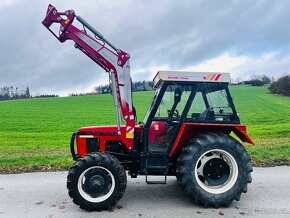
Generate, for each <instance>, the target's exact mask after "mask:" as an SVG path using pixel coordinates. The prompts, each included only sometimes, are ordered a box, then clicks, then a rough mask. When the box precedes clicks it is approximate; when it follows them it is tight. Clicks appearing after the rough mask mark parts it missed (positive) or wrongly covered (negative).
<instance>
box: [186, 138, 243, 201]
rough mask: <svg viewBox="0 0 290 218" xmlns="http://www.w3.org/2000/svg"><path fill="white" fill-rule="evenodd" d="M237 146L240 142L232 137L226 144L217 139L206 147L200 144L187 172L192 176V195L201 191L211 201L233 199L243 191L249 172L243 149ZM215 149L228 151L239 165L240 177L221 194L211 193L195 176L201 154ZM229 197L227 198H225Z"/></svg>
mask: <svg viewBox="0 0 290 218" xmlns="http://www.w3.org/2000/svg"><path fill="white" fill-rule="evenodd" d="M237 146H240V144H239V143H238V142H236V141H235V140H234V139H230V138H229V140H228V141H227V144H224V143H223V142H220V141H219V140H218V141H215V142H210V143H209V144H207V146H206V147H202V146H200V149H198V151H197V152H196V153H195V155H193V156H192V159H191V162H192V164H189V165H188V167H189V169H187V172H189V173H190V175H189V177H191V179H190V181H191V183H192V184H191V185H190V190H188V191H189V192H190V193H191V194H192V195H194V194H195V193H201V194H202V195H203V197H204V198H205V199H208V200H209V201H211V200H215V201H216V199H220V200H219V201H221V202H223V201H225V200H226V201H229V200H230V201H232V200H234V199H235V196H236V193H239V192H241V190H242V189H243V187H244V184H245V181H246V178H247V172H246V169H245V163H243V161H244V160H243V159H242V155H243V154H242V153H241V152H240V150H241V149H238V148H237ZM213 149H219V150H223V151H226V152H228V153H229V154H230V155H231V156H232V157H233V158H234V160H235V161H236V163H237V167H238V171H239V172H238V177H237V179H236V181H235V183H234V185H233V186H232V187H231V188H230V189H229V190H227V191H225V192H224V193H220V194H214V193H210V192H208V191H206V190H204V189H203V188H202V187H201V186H200V185H199V184H198V182H197V180H196V176H195V166H196V164H197V161H198V159H199V158H200V156H201V155H204V154H205V153H206V152H207V151H210V150H213ZM225 198H227V199H225Z"/></svg>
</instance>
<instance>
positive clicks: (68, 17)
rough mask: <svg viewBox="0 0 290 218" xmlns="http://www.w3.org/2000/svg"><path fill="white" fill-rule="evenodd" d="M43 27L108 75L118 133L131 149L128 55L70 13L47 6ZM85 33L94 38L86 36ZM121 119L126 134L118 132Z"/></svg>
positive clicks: (131, 120)
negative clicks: (55, 27) (56, 30)
mask: <svg viewBox="0 0 290 218" xmlns="http://www.w3.org/2000/svg"><path fill="white" fill-rule="evenodd" d="M75 19H76V20H77V21H79V22H80V23H81V24H82V25H83V29H81V30H80V29H78V28H77V27H76V26H74V25H73V24H72V23H73V22H74V20H75ZM55 23H57V24H59V25H60V31H59V33H58V34H56V33H54V32H53V31H52V30H51V28H50V27H51V25H52V24H55ZM42 24H43V25H44V26H45V27H46V28H47V29H48V30H49V31H50V32H51V33H52V34H53V35H54V36H55V37H56V38H57V39H58V40H59V41H60V42H62V43H63V42H65V41H66V40H73V41H74V42H75V48H77V49H79V50H80V51H81V52H82V53H84V54H85V55H87V56H88V57H89V58H91V59H92V60H93V61H94V62H95V63H97V64H98V65H99V66H100V67H102V68H103V69H104V70H105V71H106V72H107V73H108V74H109V81H110V85H111V89H112V95H113V98H114V104H115V108H116V118H117V126H118V134H119V135H121V138H122V139H123V142H124V143H125V145H126V146H127V147H128V148H129V149H131V148H132V147H133V140H134V129H135V110H134V108H133V103H132V92H131V77H130V55H129V54H128V53H126V52H124V51H122V50H120V49H117V48H116V47H115V46H114V45H113V44H111V43H110V42H109V41H108V40H107V39H105V38H104V36H103V35H102V34H100V33H99V32H98V31H97V30H95V29H94V28H93V27H92V26H91V25H90V24H88V23H87V22H86V21H85V20H84V19H83V18H81V17H80V16H77V15H76V14H75V12H74V11H73V10H67V11H65V12H58V11H57V10H56V8H55V7H54V6H52V5H49V6H48V9H47V12H46V17H45V19H44V20H43V21H42ZM87 30H89V31H90V32H91V33H93V35H89V33H88V32H87ZM122 118H123V119H124V120H125V122H126V131H125V132H122V131H120V125H121V123H122ZM121 132H122V133H121Z"/></svg>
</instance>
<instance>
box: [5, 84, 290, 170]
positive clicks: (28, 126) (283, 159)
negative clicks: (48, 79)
mask: <svg viewBox="0 0 290 218" xmlns="http://www.w3.org/2000/svg"><path fill="white" fill-rule="evenodd" d="M230 89H231V93H232V96H233V98H234V103H235V106H236V109H237V111H238V113H239V114H240V118H241V122H242V123H243V124H246V125H247V128H248V131H247V132H248V134H249V135H250V137H251V138H252V139H253V140H254V142H255V143H256V146H251V145H247V144H244V145H245V146H246V149H247V150H248V152H249V154H250V156H251V158H252V162H253V165H256V166H273V165H282V164H286V165H289V164H290V98H289V97H283V96H278V95H273V94H271V93H269V91H268V89H267V87H250V86H231V87H230ZM152 95H153V92H135V93H133V97H134V106H135V108H136V110H137V115H138V120H142V119H143V116H144V114H145V112H146V110H147V107H148V105H149V103H150V101H151V98H152ZM115 123H116V118H115V110H114V107H113V100H112V97H111V96H110V95H95V96H81V97H63V98H50V99H25V100H10V101H0V173H15V172H30V171H40V170H43V171H46V170H64V169H68V168H69V166H71V165H72V164H73V161H72V159H71V156H70V151H69V141H70V137H71V134H72V132H74V131H76V130H77V129H78V128H79V127H83V126H92V125H110V124H113V125H114V124H115Z"/></svg>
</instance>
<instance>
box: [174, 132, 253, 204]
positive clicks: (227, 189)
mask: <svg viewBox="0 0 290 218" xmlns="http://www.w3.org/2000/svg"><path fill="white" fill-rule="evenodd" d="M252 171H253V168H252V166H251V160H250V157H249V156H248V154H247V152H246V150H245V148H244V147H243V146H242V145H241V144H240V143H239V142H238V141H237V140H235V139H234V138H232V137H231V136H229V135H225V134H223V133H205V134H201V135H200V136H198V137H197V138H195V139H192V140H190V141H189V142H188V143H187V145H186V146H185V147H184V148H183V149H182V151H181V153H180V156H179V157H178V159H177V166H176V174H177V175H176V177H177V181H178V183H179V185H180V186H181V188H182V189H183V190H184V191H185V192H186V194H187V195H188V196H189V197H190V198H192V199H193V200H194V202H195V203H198V204H201V205H203V206H205V207H208V206H213V207H216V208H218V207H220V206H228V205H229V204H230V203H231V202H232V201H233V200H237V201H238V200H239V199H240V196H241V193H242V192H244V193H245V192H247V184H248V183H250V182H251V181H252V178H251V172H252Z"/></svg>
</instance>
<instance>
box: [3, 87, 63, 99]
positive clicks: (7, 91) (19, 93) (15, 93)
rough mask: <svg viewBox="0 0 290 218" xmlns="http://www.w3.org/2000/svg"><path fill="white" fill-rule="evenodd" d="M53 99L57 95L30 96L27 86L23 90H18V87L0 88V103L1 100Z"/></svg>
mask: <svg viewBox="0 0 290 218" xmlns="http://www.w3.org/2000/svg"><path fill="white" fill-rule="evenodd" d="M52 97H53V98H55V97H58V95H55V94H37V95H35V96H32V95H31V94H30V89H29V87H28V86H27V87H26V89H25V90H19V88H18V87H13V86H3V87H1V88H0V101H1V100H12V99H27V98H52Z"/></svg>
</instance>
